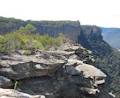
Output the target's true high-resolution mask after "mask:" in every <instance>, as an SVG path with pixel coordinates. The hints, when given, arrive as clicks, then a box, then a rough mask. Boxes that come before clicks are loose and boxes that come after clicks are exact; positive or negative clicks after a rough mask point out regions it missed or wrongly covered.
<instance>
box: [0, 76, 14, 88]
mask: <svg viewBox="0 0 120 98" xmlns="http://www.w3.org/2000/svg"><path fill="white" fill-rule="evenodd" d="M12 85H13V84H12V81H11V80H10V79H8V78H6V77H4V76H0V87H2V88H7V87H11V86H12Z"/></svg>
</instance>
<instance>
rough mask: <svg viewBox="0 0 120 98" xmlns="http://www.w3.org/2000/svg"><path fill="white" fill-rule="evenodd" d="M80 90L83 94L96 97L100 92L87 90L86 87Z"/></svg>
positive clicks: (91, 89)
mask: <svg viewBox="0 0 120 98" xmlns="http://www.w3.org/2000/svg"><path fill="white" fill-rule="evenodd" d="M80 90H81V92H83V93H86V94H90V95H96V94H98V93H99V92H100V91H99V90H98V89H93V88H86V87H81V88H80Z"/></svg>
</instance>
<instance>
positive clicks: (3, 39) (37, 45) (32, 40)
mask: <svg viewBox="0 0 120 98" xmlns="http://www.w3.org/2000/svg"><path fill="white" fill-rule="evenodd" d="M35 32H36V28H35V27H34V26H33V25H31V24H27V25H26V26H25V27H21V28H20V29H19V30H17V31H15V32H11V33H7V34H4V35H0V52H14V51H16V50H19V49H25V50H31V49H40V50H41V49H42V50H46V49H48V48H50V47H58V46H59V45H60V44H62V42H63V36H62V35H59V36H57V37H50V36H49V35H39V34H37V33H35Z"/></svg>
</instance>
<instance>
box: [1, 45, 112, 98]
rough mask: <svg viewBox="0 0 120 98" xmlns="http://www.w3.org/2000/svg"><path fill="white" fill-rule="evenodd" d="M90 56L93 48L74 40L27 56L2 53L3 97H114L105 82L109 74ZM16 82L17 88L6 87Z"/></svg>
mask: <svg viewBox="0 0 120 98" xmlns="http://www.w3.org/2000/svg"><path fill="white" fill-rule="evenodd" d="M90 58H92V54H91V53H90V51H88V50H87V49H85V48H83V47H81V46H80V45H74V44H70V43H65V44H63V45H62V46H60V47H59V48H58V49H57V50H54V51H36V52H32V54H30V55H27V56H26V55H23V54H22V53H21V54H20V52H18V53H12V54H9V55H1V56H0V75H1V78H0V87H2V88H4V89H2V88H0V97H2V98H3V97H5V98H11V97H12V98H114V96H112V95H111V94H110V93H109V91H108V90H107V89H106V87H105V85H104V84H105V82H106V77H107V75H106V74H105V73H104V72H102V71H101V70H100V69H98V68H96V67H95V66H93V65H90V64H89V62H90V60H91V62H92V61H93V62H94V60H92V59H90ZM85 61H86V62H87V64H86V62H85ZM91 62H90V63H91ZM13 81H15V83H14V82H13ZM16 81H17V82H16ZM13 86H14V90H13V89H5V88H10V87H13ZM15 89H16V90H15ZM17 90H18V91H17ZM19 91H21V92H19ZM22 92H24V93H22ZM33 95H34V96H33Z"/></svg>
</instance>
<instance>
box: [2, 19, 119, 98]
mask: <svg viewBox="0 0 120 98" xmlns="http://www.w3.org/2000/svg"><path fill="white" fill-rule="evenodd" d="M28 23H30V24H32V25H34V26H35V27H36V28H37V30H36V32H38V33H39V34H48V35H51V36H57V35H58V34H59V33H63V34H64V35H65V36H66V37H67V38H69V39H71V40H73V41H74V42H79V43H80V44H81V45H82V46H83V47H85V48H87V49H89V50H91V51H92V53H93V54H94V56H95V59H96V62H95V64H93V65H96V66H97V67H98V68H100V69H102V70H103V71H104V72H105V73H106V74H107V75H108V80H107V82H108V83H107V84H109V85H108V89H109V91H111V90H112V92H114V93H115V94H116V95H117V97H118V98H119V96H120V87H119V85H120V82H119V81H120V75H119V65H120V61H119V59H120V54H119V53H118V52H117V51H116V50H113V48H112V47H111V46H109V44H108V43H106V42H105V41H104V40H103V37H102V34H101V29H100V28H99V27H97V26H86V25H85V26H84V25H83V26H82V25H80V23H79V21H22V20H17V19H13V18H3V17H1V18H0V32H1V34H4V33H7V32H11V31H16V30H17V29H18V28H20V27H21V26H25V25H26V24H28ZM78 53H79V51H78ZM80 54H81V52H80ZM80 57H84V55H82V56H80ZM88 57H89V56H88ZM85 62H89V60H88V59H87V60H86V61H85ZM89 64H92V63H90V62H89ZM109 86H110V87H109ZM101 98H102V97H101Z"/></svg>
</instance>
